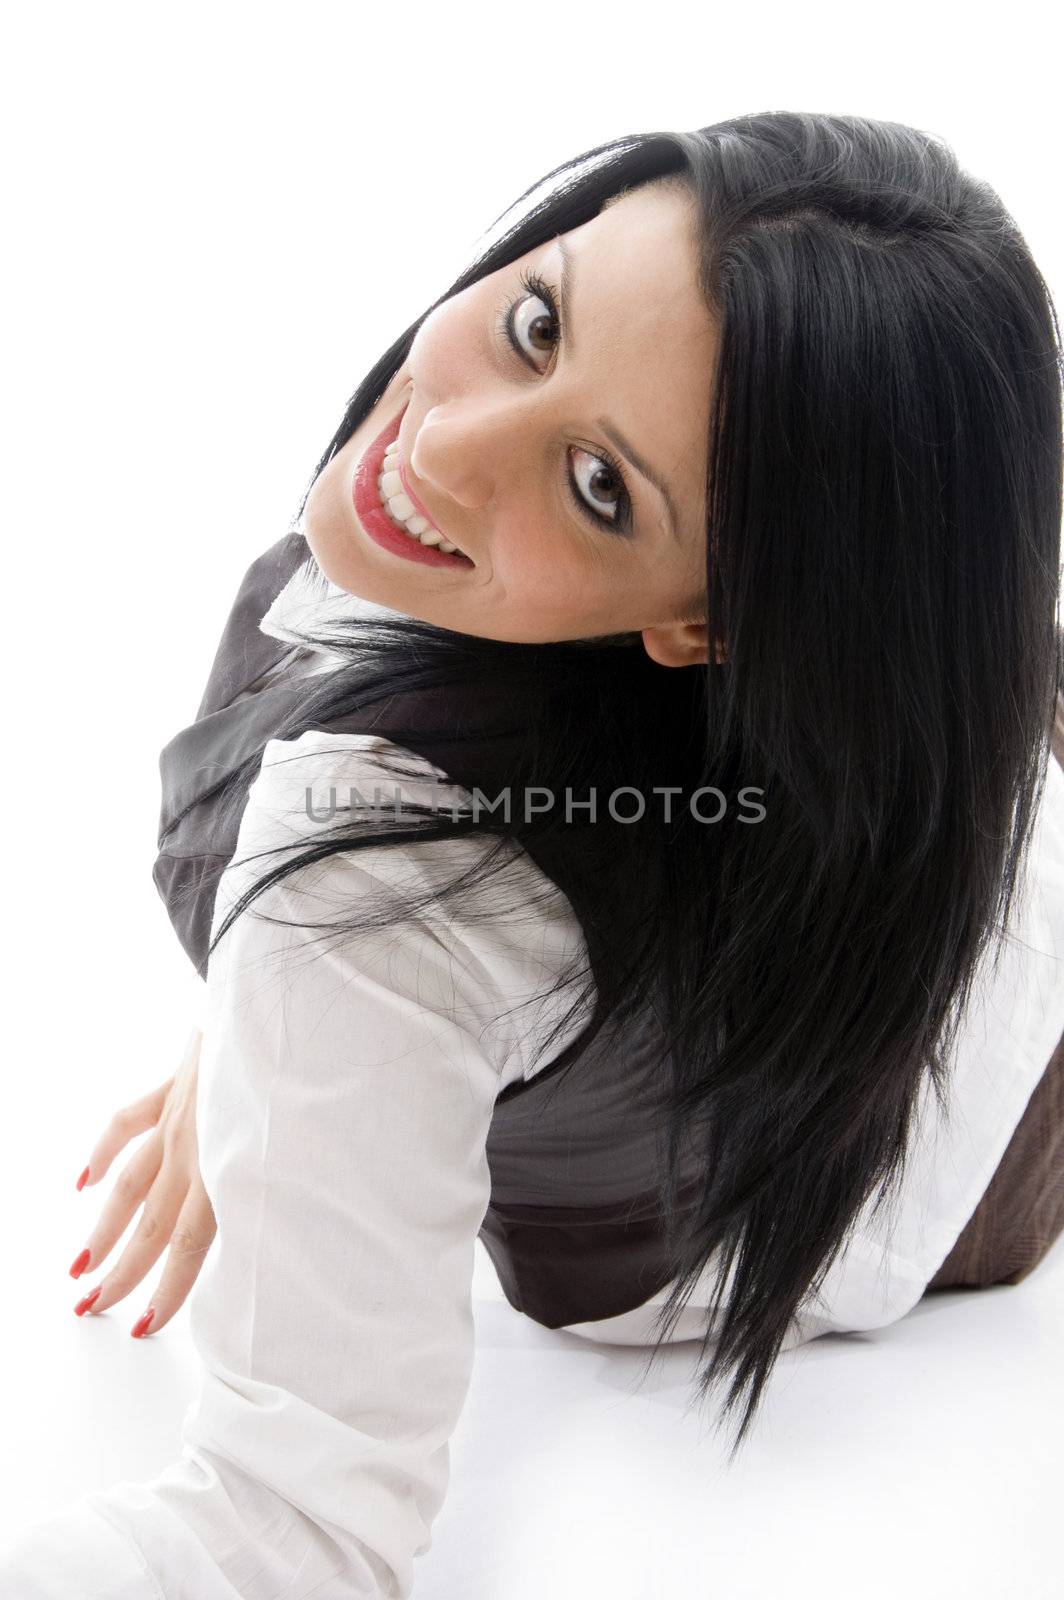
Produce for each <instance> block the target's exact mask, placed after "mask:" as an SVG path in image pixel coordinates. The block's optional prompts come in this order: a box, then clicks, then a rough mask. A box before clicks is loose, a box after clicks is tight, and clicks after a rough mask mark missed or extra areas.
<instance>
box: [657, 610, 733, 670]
mask: <svg viewBox="0 0 1064 1600" xmlns="http://www.w3.org/2000/svg"><path fill="white" fill-rule="evenodd" d="M707 643H708V641H707V639H706V624H705V622H704V621H703V622H672V623H668V624H666V625H665V626H664V627H660V628H644V629H643V648H644V650H645V651H646V653H647V655H648V656H649V657H650V659H651V661H656V662H657V663H658V665H659V666H661V667H694V666H704V665H705V664H706V662H707V661H708V660H709V652H708V649H707ZM713 659H714V660H715V662H716V663H717V665H718V666H720V665H721V664H722V663H723V662H724V661H725V660H726V659H727V656H726V653H725V650H724V646H723V645H722V644H721V642H720V640H719V639H718V641H717V644H716V648H715V650H714V652H713Z"/></svg>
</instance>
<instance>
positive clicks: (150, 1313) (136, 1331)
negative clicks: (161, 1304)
mask: <svg viewBox="0 0 1064 1600" xmlns="http://www.w3.org/2000/svg"><path fill="white" fill-rule="evenodd" d="M154 1315H155V1307H154V1306H149V1307H148V1309H147V1311H145V1313H144V1315H143V1316H142V1317H141V1319H140V1321H139V1322H135V1323H134V1324H133V1328H132V1334H133V1337H134V1339H142V1338H143V1337H144V1335H145V1334H146V1333H147V1331H148V1323H149V1322H150V1321H151V1319H152V1317H154Z"/></svg>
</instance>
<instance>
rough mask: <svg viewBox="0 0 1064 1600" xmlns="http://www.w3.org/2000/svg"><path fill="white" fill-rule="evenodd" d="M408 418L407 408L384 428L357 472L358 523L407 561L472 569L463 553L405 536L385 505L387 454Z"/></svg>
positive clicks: (353, 492) (354, 489) (354, 494)
mask: <svg viewBox="0 0 1064 1600" xmlns="http://www.w3.org/2000/svg"><path fill="white" fill-rule="evenodd" d="M405 415H406V408H405V407H404V409H403V410H402V411H401V412H400V413H399V415H398V416H397V417H394V418H393V419H392V421H391V422H389V423H388V424H387V426H386V427H385V428H383V429H382V431H381V432H380V433H379V434H378V435H377V437H376V439H374V441H373V443H372V444H371V445H368V446H367V447H366V449H365V451H364V452H363V454H362V458H361V460H360V461H359V463H358V466H357V468H356V469H355V476H354V481H353V483H352V485H351V498H352V500H353V501H354V506H355V512H356V515H357V517H358V520H359V522H360V523H361V525H362V527H363V528H364V529H365V531H366V533H367V534H368V535H369V537H370V538H371V539H372V540H373V542H374V544H378V545H380V546H381V548H382V549H383V550H389V551H391V553H392V554H393V555H396V556H404V557H405V558H406V560H407V561H420V562H422V564H423V565H425V566H429V567H452V568H453V567H471V566H473V565H474V563H473V562H472V561H470V559H469V557H468V556H466V555H463V554H462V553H461V552H460V551H458V550H453V551H451V552H450V553H448V552H447V551H446V550H438V549H437V548H436V547H435V546H434V545H430V544H422V543H421V541H420V540H419V539H415V538H414V536H413V534H410V533H404V532H403V530H402V528H400V527H399V526H398V524H397V523H395V522H393V521H392V519H391V517H390V516H389V515H388V513H387V512H386V511H385V509H384V507H383V505H382V504H381V497H380V491H379V490H378V488H377V479H378V478H379V477H380V474H381V469H382V466H383V462H384V452H385V451H386V450H387V448H388V446H389V445H390V444H393V443H394V442H395V440H396V439H398V437H399V429H400V426H401V425H402V421H403V417H404V416H405ZM403 483H404V484H405V483H406V477H405V474H404V475H403ZM407 493H408V494H409V493H410V491H409V489H407ZM410 499H411V501H414V496H413V495H410ZM414 503H415V504H416V505H417V508H418V510H419V511H420V512H421V514H422V515H423V516H425V517H426V520H427V521H429V522H432V518H431V517H429V516H428V514H427V513H426V512H424V511H422V509H421V506H420V505H419V504H418V503H417V502H416V501H414ZM433 526H435V523H433Z"/></svg>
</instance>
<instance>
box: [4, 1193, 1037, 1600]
mask: <svg viewBox="0 0 1064 1600" xmlns="http://www.w3.org/2000/svg"><path fill="white" fill-rule="evenodd" d="M8 1176H9V1177H10V1168H9V1169H8ZM5 1193H7V1195H8V1198H10V1192H9V1191H8V1190H7V1185H5ZM78 1198H79V1199H80V1198H81V1197H78ZM101 1198H102V1194H101ZM94 1204H96V1203H95V1202H94ZM97 1209H98V1205H97ZM78 1210H79V1214H80V1215H84V1214H85V1213H84V1211H81V1210H80V1207H79V1208H78ZM71 1211H72V1212H73V1211H74V1206H73V1205H72V1207H71ZM9 1220H10V1219H9ZM8 1236H9V1238H10V1237H11V1234H10V1233H9V1235H8ZM37 1237H38V1240H39V1237H40V1234H39V1233H38V1235H37ZM70 1243H71V1249H70V1252H69V1253H70V1257H71V1259H72V1258H73V1256H74V1254H75V1253H76V1250H77V1248H78V1241H77V1236H76V1233H75V1234H74V1235H73V1236H72V1237H71V1240H70ZM31 1253H34V1254H37V1255H39V1251H38V1252H29V1251H25V1250H21V1249H18V1248H16V1250H15V1252H14V1254H15V1257H16V1259H18V1258H21V1270H22V1273H23V1280H24V1281H21V1282H19V1281H18V1280H17V1278H15V1279H14V1281H13V1280H12V1279H11V1278H9V1279H8V1282H7V1285H6V1288H7V1290H8V1293H7V1295H6V1300H7V1305H6V1316H5V1331H4V1350H3V1353H4V1357H5V1367H6V1373H7V1382H6V1385H5V1402H4V1413H5V1429H4V1432H5V1448H4V1452H3V1518H2V1522H0V1540H3V1539H6V1538H9V1537H11V1536H13V1535H15V1534H16V1533H18V1532H19V1531H21V1530H22V1529H23V1528H24V1527H25V1526H28V1524H29V1523H30V1522H31V1521H33V1520H36V1519H38V1518H41V1517H44V1516H46V1515H48V1514H49V1513H50V1512H51V1511H53V1510H57V1509H59V1508H60V1507H61V1506H62V1505H64V1504H65V1503H67V1502H68V1501H69V1500H71V1499H73V1498H75V1497H77V1496H78V1495H79V1494H81V1493H82V1492H83V1491H84V1490H87V1489H90V1488H103V1487H106V1486H107V1485H108V1484H109V1483H111V1482H114V1481H116V1480H118V1479H120V1478H126V1479H132V1480H134V1481H135V1480H136V1479H138V1478H142V1477H144V1478H146V1477H149V1476H151V1475H152V1474H154V1473H155V1472H156V1471H158V1470H160V1469H161V1468H162V1467H164V1466H166V1465H168V1464H169V1462H170V1461H172V1460H173V1459H175V1458H176V1456H177V1454H178V1446H177V1440H178V1434H179V1427H180V1421H181V1416H182V1413H183V1411H184V1409H185V1407H186V1405H187V1404H188V1403H189V1401H190V1400H191V1399H192V1397H193V1395H194V1393H195V1388H196V1381H197V1358H196V1355H195V1352H194V1350H193V1349H192V1346H191V1342H190V1339H189V1335H188V1319H187V1305H186V1307H184V1308H183V1309H182V1311H181V1312H180V1313H179V1314H178V1316H177V1317H176V1318H175V1319H174V1321H173V1322H172V1323H171V1324H170V1326H169V1327H168V1328H166V1329H165V1330H163V1332H162V1333H161V1334H160V1335H159V1336H158V1337H157V1338H156V1339H154V1340H152V1339H149V1340H146V1341H144V1342H143V1343H140V1342H137V1341H134V1340H132V1339H130V1337H129V1328H130V1327H131V1325H132V1323H133V1322H134V1320H135V1319H136V1317H137V1315H139V1312H140V1311H141V1310H142V1309H143V1308H142V1306H141V1304H140V1301H141V1299H142V1298H143V1299H145V1303H147V1297H146V1296H144V1295H140V1294H138V1295H135V1296H134V1297H131V1299H130V1300H129V1301H128V1302H125V1303H122V1304H120V1305H119V1306H116V1307H115V1308H113V1309H112V1311H111V1312H110V1313H107V1314H105V1315H103V1316H101V1317H100V1318H99V1319H97V1320H92V1319H90V1318H85V1319H80V1318H77V1317H75V1316H73V1315H72V1314H71V1308H72V1306H73V1304H74V1302H75V1301H76V1299H77V1298H78V1297H79V1295H78V1290H77V1286H76V1285H75V1284H74V1283H73V1282H72V1281H71V1280H70V1279H69V1278H68V1277H66V1275H65V1271H64V1270H56V1267H57V1264H56V1263H54V1262H49V1263H47V1264H46V1265H45V1264H43V1263H42V1264H39V1265H34V1264H31V1263H30V1261H29V1255H30V1254H31ZM8 1264H9V1267H12V1269H13V1268H14V1264H15V1263H13V1262H11V1261H9V1263H8ZM157 1276H158V1269H156V1271H155V1273H153V1274H152V1275H151V1276H150V1278H149V1279H148V1280H147V1283H146V1287H147V1288H148V1289H150V1285H151V1284H152V1283H153V1282H154V1281H155V1279H156V1278H157ZM474 1288H475V1296H476V1322H477V1342H478V1354H477V1362H476V1367H475V1371H474V1377H473V1383H472V1387H471V1390H470V1394H469V1399H468V1402H467V1405H466V1408H465V1411H464V1413H463V1416H462V1419H461V1422H460V1425H459V1428H458V1431H457V1433H456V1434H455V1436H454V1438H453V1442H452V1471H451V1488H450V1492H449V1495H448V1498H447V1501H446V1504H445V1506H444V1508H443V1511H442V1512H441V1514H440V1516H439V1518H438V1519H437V1522H436V1526H435V1534H434V1540H433V1546H432V1549H431V1550H430V1551H429V1553H428V1554H427V1555H426V1556H424V1557H423V1558H422V1559H421V1561H420V1562H419V1576H418V1581H417V1584H416V1586H415V1597H416V1600H533V1597H534V1600H541V1597H542V1595H543V1594H544V1593H545V1592H550V1593H551V1594H553V1595H556V1596H558V1597H559V1600H577V1597H579V1600H583V1597H585V1596H587V1597H594V1600H600V1597H604V1596H608V1597H609V1600H677V1597H680V1596H687V1595H690V1594H692V1593H693V1594H697V1595H699V1596H701V1595H705V1596H713V1597H714V1600H755V1597H756V1600H778V1597H781V1596H783V1595H787V1596H788V1597H789V1600H795V1597H805V1596H810V1597H812V1596H816V1597H817V1600H824V1597H829V1600H835V1597H839V1600H842V1597H846V1600H850V1597H853V1600H880V1597H887V1596H891V1597H893V1596H899V1595H904V1596H906V1597H917V1600H923V1597H925V1596H926V1597H932V1596H933V1597H936V1600H937V1597H950V1600H951V1597H954V1596H955V1597H957V1600H961V1597H963V1600H1036V1597H1037V1600H1050V1597H1053V1600H1059V1597H1060V1596H1061V1594H1062V1593H1064V1575H1062V1566H1064V1540H1062V1536H1061V1523H1060V1486H1061V1483H1062V1482H1064V1363H1062V1361H1061V1358H1060V1356H1061V1347H1062V1342H1064V1341H1062V1334H1064V1240H1062V1241H1061V1242H1060V1243H1059V1244H1058V1245H1057V1246H1056V1247H1055V1248H1054V1250H1053V1252H1052V1253H1051V1254H1050V1256H1049V1257H1047V1259H1046V1260H1045V1261H1044V1262H1043V1263H1042V1265H1041V1266H1040V1267H1039V1268H1038V1269H1037V1271H1036V1272H1035V1273H1034V1274H1032V1276H1031V1277H1030V1278H1029V1279H1028V1280H1027V1281H1026V1282H1025V1283H1024V1284H1022V1285H1018V1286H1017V1287H1015V1288H1001V1289H994V1290H985V1291H981V1292H978V1293H960V1294H949V1295H939V1296H934V1297H930V1298H928V1299H926V1300H924V1301H922V1302H921V1303H920V1304H919V1305H918V1306H917V1308H916V1309H915V1311H914V1312H912V1313H911V1314H910V1315H909V1316H908V1317H907V1318H905V1319H904V1321H902V1322H900V1323H897V1324H895V1326H894V1327H892V1328H889V1329H886V1330H884V1331H882V1332H880V1333H877V1334H875V1335H870V1336H862V1335H846V1336H842V1337H832V1338H825V1339H820V1340H817V1341H815V1342H814V1343H812V1344H810V1345H807V1346H804V1347H802V1348H801V1349H799V1350H797V1351H794V1352H792V1353H791V1354H790V1355H787V1356H784V1357H783V1358H782V1359H781V1363H780V1366H779V1368H778V1369H777V1374H776V1377H775V1380H774V1383H773V1386H772V1389H771V1391H770V1395H769V1399H768V1402H767V1406H766V1410H765V1412H764V1415H763V1418H762V1422H761V1425H760V1429H759V1431H758V1433H757V1435H756V1436H755V1437H754V1439H753V1440H752V1441H751V1443H750V1444H749V1446H748V1448H747V1450H746V1453H745V1456H744V1457H742V1458H740V1461H739V1463H738V1464H737V1465H736V1466H735V1467H734V1468H733V1469H731V1470H730V1471H726V1470H725V1468H724V1466H723V1454H724V1450H723V1444H722V1442H721V1441H718V1440H717V1439H715V1438H714V1436H713V1434H712V1433H711V1432H710V1430H709V1429H708V1427H706V1426H705V1425H704V1424H702V1423H701V1422H700V1421H699V1418H698V1415H697V1413H696V1412H695V1411H694V1410H693V1408H690V1409H689V1408H688V1398H689V1391H690V1375H691V1373H692V1371H693V1370H694V1369H693V1365H692V1363H693V1361H694V1358H695V1356H696V1355H697V1350H698V1346H697V1345H696V1344H685V1345H681V1346H678V1347H676V1348H674V1349H672V1350H670V1351H668V1352H667V1353H666V1358H665V1360H664V1362H663V1364H662V1366H661V1367H660V1368H659V1369H655V1371H654V1372H653V1373H652V1374H651V1376H650V1378H649V1379H648V1380H647V1381H646V1383H645V1384H644V1385H643V1387H642V1388H639V1387H637V1384H638V1378H639V1373H640V1370H641V1365H642V1359H643V1357H642V1353H641V1352H639V1351H633V1350H625V1349H621V1348H616V1347H609V1346H605V1345H599V1344H594V1343H590V1342H588V1341H587V1340H585V1339H581V1338H578V1337H576V1336H574V1335H571V1334H564V1333H555V1332H551V1331H549V1330H547V1329H544V1328H540V1327H539V1326H538V1325H536V1324H535V1323H533V1322H531V1321H529V1320H528V1319H527V1318H525V1317H522V1316H521V1315H519V1314H518V1313H517V1312H515V1311H513V1310H512V1308H511V1307H510V1306H509V1305H508V1304H507V1303H506V1302H505V1301H504V1300H503V1299H502V1298H501V1291H500V1290H499V1288H498V1284H497V1280H496V1279H495V1276H494V1272H493V1271H492V1268H491V1265H490V1263H489V1261H488V1259H487V1257H486V1255H485V1254H484V1253H483V1251H482V1250H481V1249H480V1247H479V1245H478V1260H477V1276H476V1280H475V1285H474ZM71 1600H77V1597H75V1596H72V1597H71Z"/></svg>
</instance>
